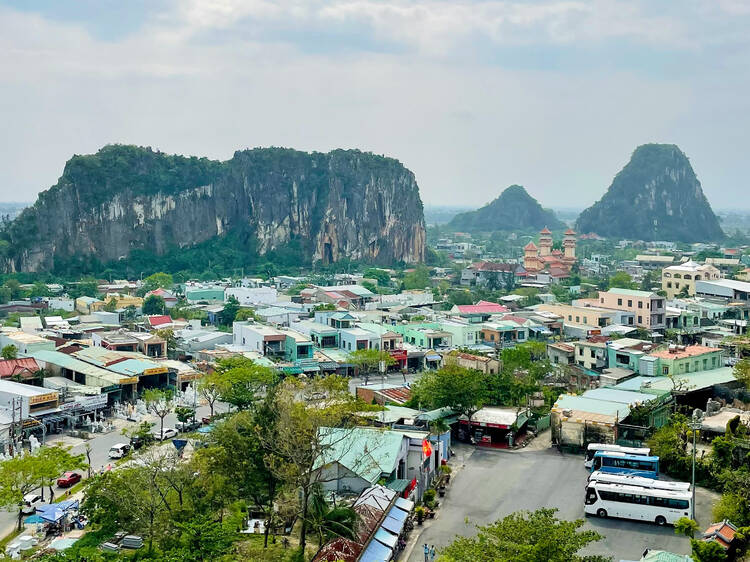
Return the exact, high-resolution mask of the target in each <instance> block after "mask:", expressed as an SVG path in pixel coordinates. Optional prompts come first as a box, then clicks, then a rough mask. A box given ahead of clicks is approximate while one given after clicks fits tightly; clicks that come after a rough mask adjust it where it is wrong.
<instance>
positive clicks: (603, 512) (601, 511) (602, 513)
mask: <svg viewBox="0 0 750 562" xmlns="http://www.w3.org/2000/svg"><path fill="white" fill-rule="evenodd" d="M596 514H597V515H598V516H599V517H606V516H607V510H606V509H600V510H598V511H597V512H596Z"/></svg>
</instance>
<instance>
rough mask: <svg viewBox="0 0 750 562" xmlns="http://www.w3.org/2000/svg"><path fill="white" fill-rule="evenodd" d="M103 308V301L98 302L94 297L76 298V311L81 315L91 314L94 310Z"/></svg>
mask: <svg viewBox="0 0 750 562" xmlns="http://www.w3.org/2000/svg"><path fill="white" fill-rule="evenodd" d="M102 306H104V301H100V300H99V299H97V298H94V297H86V296H84V297H78V298H77V299H76V310H77V311H78V312H80V313H81V314H91V313H92V312H94V311H95V310H99V309H100V308H101V307H102Z"/></svg>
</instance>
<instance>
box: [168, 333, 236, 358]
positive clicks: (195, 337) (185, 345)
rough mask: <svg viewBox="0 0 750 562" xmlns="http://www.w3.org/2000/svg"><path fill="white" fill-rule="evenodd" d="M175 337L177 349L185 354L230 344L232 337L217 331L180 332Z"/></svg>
mask: <svg viewBox="0 0 750 562" xmlns="http://www.w3.org/2000/svg"><path fill="white" fill-rule="evenodd" d="M175 335H176V336H177V348H178V349H180V350H182V351H184V352H185V353H197V352H199V351H204V350H210V349H216V346H218V345H222V344H228V343H232V341H233V336H232V334H228V333H226V332H221V331H219V330H180V331H179V332H177V333H176V334H175Z"/></svg>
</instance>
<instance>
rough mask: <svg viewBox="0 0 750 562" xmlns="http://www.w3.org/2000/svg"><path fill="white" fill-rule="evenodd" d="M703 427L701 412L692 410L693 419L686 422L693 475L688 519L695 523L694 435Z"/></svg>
mask: <svg viewBox="0 0 750 562" xmlns="http://www.w3.org/2000/svg"><path fill="white" fill-rule="evenodd" d="M702 425H703V412H702V411H701V410H699V409H698V408H696V409H695V410H693V417H692V419H691V420H690V421H689V422H688V427H689V428H690V429H691V430H692V431H693V471H692V472H693V474H692V479H691V489H692V493H693V498H692V501H691V502H690V518H691V519H692V520H694V521H695V454H696V446H695V434H696V433H697V432H698V431H699V430H700V428H701V426H702Z"/></svg>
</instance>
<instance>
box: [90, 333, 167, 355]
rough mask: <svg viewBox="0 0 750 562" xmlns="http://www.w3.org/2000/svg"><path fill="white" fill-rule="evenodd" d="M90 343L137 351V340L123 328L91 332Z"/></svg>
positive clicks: (107, 347)
mask: <svg viewBox="0 0 750 562" xmlns="http://www.w3.org/2000/svg"><path fill="white" fill-rule="evenodd" d="M162 341H163V340H162ZM91 343H92V344H93V345H94V346H97V347H103V348H105V349H111V350H112V351H138V343H139V340H137V339H136V338H134V337H133V336H132V335H131V334H129V333H128V332H126V331H125V330H117V331H114V332H99V333H94V334H91Z"/></svg>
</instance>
